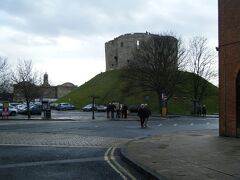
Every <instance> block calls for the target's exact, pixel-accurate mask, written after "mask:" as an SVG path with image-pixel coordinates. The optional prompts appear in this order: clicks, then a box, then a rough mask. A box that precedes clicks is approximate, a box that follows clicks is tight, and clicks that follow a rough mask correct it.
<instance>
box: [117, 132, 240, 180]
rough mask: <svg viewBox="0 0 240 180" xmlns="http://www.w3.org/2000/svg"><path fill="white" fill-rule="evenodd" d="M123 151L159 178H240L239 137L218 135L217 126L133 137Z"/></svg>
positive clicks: (129, 159)
mask: <svg viewBox="0 0 240 180" xmlns="http://www.w3.org/2000/svg"><path fill="white" fill-rule="evenodd" d="M122 155H123V157H124V158H125V159H127V161H128V162H130V163H131V164H132V165H134V166H135V167H137V168H138V169H141V170H142V171H145V173H150V174H151V175H152V177H156V178H157V179H176V180H188V179H189V180H190V179H191V180H195V179H196V180H198V179H199V180H203V179H204V180H205V179H217V180H221V179H224V180H225V179H228V180H231V179H240V165H239V164H240V139H239V138H229V137H219V136H218V131H217V130H208V131H207V130H206V131H195V132H194V131H192V132H188V133H181V134H180V133H179V134H167V135H160V136H154V137H148V138H142V139H138V140H133V141H130V142H128V143H127V144H126V145H125V146H123V147H122Z"/></svg>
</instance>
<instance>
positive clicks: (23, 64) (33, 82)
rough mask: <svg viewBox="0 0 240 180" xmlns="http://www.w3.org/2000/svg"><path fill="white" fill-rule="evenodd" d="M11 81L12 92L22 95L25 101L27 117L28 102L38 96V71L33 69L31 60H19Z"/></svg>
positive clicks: (28, 110) (29, 115) (29, 116)
mask: <svg viewBox="0 0 240 180" xmlns="http://www.w3.org/2000/svg"><path fill="white" fill-rule="evenodd" d="M12 81H13V83H14V84H15V85H14V93H15V94H18V95H20V96H22V97H23V98H24V99H25V101H26V103H27V112H28V118H31V114H30V102H31V101H32V100H34V99H35V98H38V97H40V95H41V94H40V93H41V92H40V89H39V88H38V85H39V84H40V83H41V82H40V77H39V75H38V72H36V71H34V70H33V66H32V61H31V60H23V61H20V62H19V64H18V65H17V67H16V69H15V71H14V72H13V73H12Z"/></svg>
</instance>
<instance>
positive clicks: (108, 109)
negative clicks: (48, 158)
mask: <svg viewBox="0 0 240 180" xmlns="http://www.w3.org/2000/svg"><path fill="white" fill-rule="evenodd" d="M110 110H111V103H108V105H107V118H109V117H110V116H109V114H110Z"/></svg>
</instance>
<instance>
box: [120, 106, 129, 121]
mask: <svg viewBox="0 0 240 180" xmlns="http://www.w3.org/2000/svg"><path fill="white" fill-rule="evenodd" d="M127 110H128V107H127V105H126V104H123V105H122V109H121V111H122V117H123V118H125V119H126V118H127Z"/></svg>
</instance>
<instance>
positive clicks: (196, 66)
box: [188, 36, 217, 113]
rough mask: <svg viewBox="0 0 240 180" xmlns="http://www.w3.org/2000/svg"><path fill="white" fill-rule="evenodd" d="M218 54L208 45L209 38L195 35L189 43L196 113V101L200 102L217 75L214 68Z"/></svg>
mask: <svg viewBox="0 0 240 180" xmlns="http://www.w3.org/2000/svg"><path fill="white" fill-rule="evenodd" d="M215 58H216V54H215V53H214V51H213V50H212V49H210V48H209V46H208V41H207V38H205V37H202V36H195V37H193V38H192V39H191V40H190V43H189V61H188V63H189V66H188V71H189V72H191V73H192V99H193V102H194V113H196V111H197V110H196V103H200V102H201V101H202V98H203V96H204V94H205V93H206V89H207V86H208V84H209V83H208V81H209V80H211V79H212V78H215V77H216V76H217V73H216V70H215V69H214V65H215Z"/></svg>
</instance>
